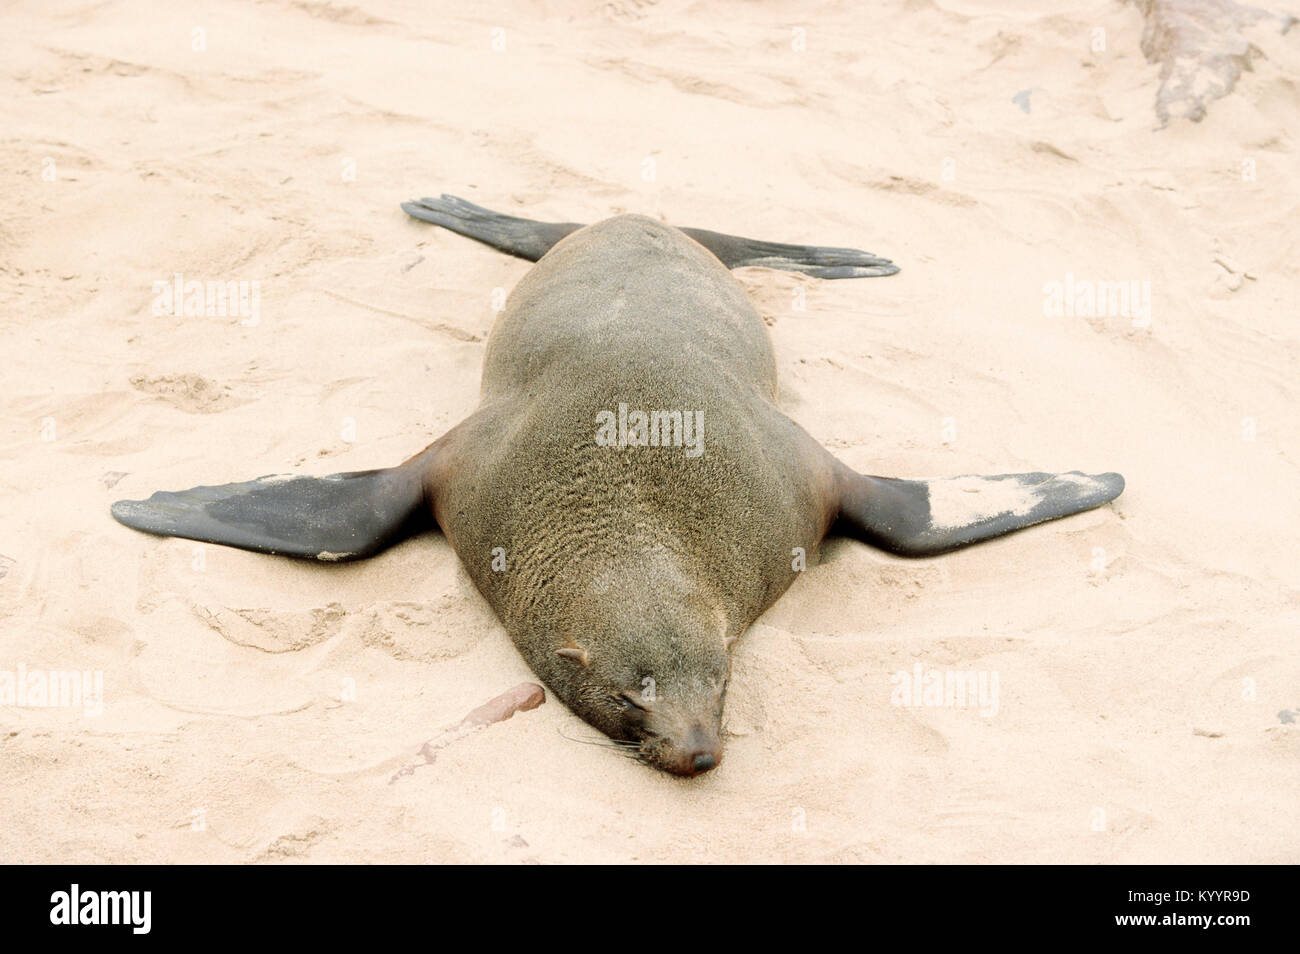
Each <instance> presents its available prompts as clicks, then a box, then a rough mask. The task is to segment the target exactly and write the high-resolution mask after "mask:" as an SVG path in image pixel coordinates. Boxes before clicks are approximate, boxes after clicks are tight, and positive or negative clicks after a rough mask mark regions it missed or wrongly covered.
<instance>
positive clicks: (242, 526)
mask: <svg viewBox="0 0 1300 954" xmlns="http://www.w3.org/2000/svg"><path fill="white" fill-rule="evenodd" d="M426 472H427V460H426V459H424V455H418V456H416V457H413V458H411V459H410V460H408V461H407V462H406V463H404V464H402V465H400V466H398V467H391V468H388V469H387V470H362V471H353V472H351V473H345V474H333V475H331V476H329V477H293V476H270V477H259V478H257V479H256V480H249V481H246V482H244V483H239V484H222V485H220V486H216V487H192V488H190V489H189V490H181V491H177V492H175V493H169V492H167V491H159V492H158V493H156V494H154V495H153V496H152V497H150V498H149V499H148V500H119V501H117V502H116V503H115V504H113V510H112V512H113V516H114V518H116V519H117V521H118V522H119V523H124V524H126V525H127V526H128V527H134V528H135V529H137V530H144V531H145V532H147V533H156V534H160V535H162V536H165V537H185V538H187V539H190V540H201V541H203V542H204V543H220V544H224V545H226V546H231V547H240V548H241V549H244V550H256V551H258V552H260V553H278V554H281V555H283V556H293V557H305V558H309V559H315V560H328V561H336V560H356V559H360V558H361V557H367V556H371V555H372V554H375V553H378V552H379V551H380V550H383V549H384V548H386V547H389V546H392V545H393V544H395V543H397V542H399V541H401V540H403V539H405V538H406V537H408V536H410V535H411V534H412V533H415V532H417V531H419V530H422V529H427V528H430V527H432V526H433V513H432V510H431V509H430V507H429V506H427V505H426V503H425V493H424V488H423V482H424V476H425V474H426Z"/></svg>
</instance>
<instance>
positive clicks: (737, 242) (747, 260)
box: [681, 229, 898, 278]
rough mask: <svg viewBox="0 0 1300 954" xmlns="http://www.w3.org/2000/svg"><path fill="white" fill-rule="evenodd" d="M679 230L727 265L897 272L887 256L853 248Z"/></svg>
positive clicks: (872, 274)
mask: <svg viewBox="0 0 1300 954" xmlns="http://www.w3.org/2000/svg"><path fill="white" fill-rule="evenodd" d="M681 231H683V232H685V233H686V234H687V235H689V236H690V237H691V238H693V239H695V241H697V242H699V243H700V244H701V245H703V246H704V247H705V248H707V249H708V250H709V251H710V252H712V253H713V254H714V255H716V256H718V259H719V261H721V262H722V264H723V265H726V266H727V267H728V268H745V267H747V266H753V267H756V268H777V269H780V270H781V271H784V272H803V273H804V274H805V275H812V276H813V277H814V278H883V277H884V276H886V275H893V274H896V273H897V272H898V266H897V265H895V264H894V263H893V262H891V261H890V260H889V259H887V258H880V257H879V256H876V255H872V254H871V253H870V252H862V251H859V250H858V249H856V248H831V247H828V246H822V245H785V244H783V243H781V242H760V241H759V240H757V239H747V238H740V237H738V236H735V235H723V234H722V233H720V232H709V231H706V230H704V229H682V230H681Z"/></svg>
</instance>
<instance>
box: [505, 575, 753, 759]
mask: <svg viewBox="0 0 1300 954" xmlns="http://www.w3.org/2000/svg"><path fill="white" fill-rule="evenodd" d="M654 576H655V575H654V574H651V577H652V578H653V577H654ZM658 582H659V583H660V584H663V583H664V582H665V580H664V576H663V575H662V574H660V575H658ZM573 596H574V595H571V598H570V599H569V600H566V606H565V612H564V613H563V614H562V618H563V623H561V624H560V625H558V626H555V627H554V628H552V629H551V631H550V633H549V640H548V642H549V644H550V648H549V651H548V652H547V653H546V656H547V658H546V659H544V660H543V659H537V660H535V661H534V668H535V669H536V670H537V672H538V673H539V675H542V676H543V678H545V679H546V681H547V683H548V684H549V685H550V686H551V689H552V690H553V691H554V692H555V694H556V695H557V696H559V697H560V699H561V700H562V701H563V702H564V703H565V705H567V706H568V707H569V708H570V709H572V710H573V712H574V713H575V714H577V715H578V716H580V717H581V718H582V719H584V720H585V721H587V722H588V723H590V724H591V725H593V726H595V727H596V728H597V729H600V730H601V731H602V732H604V733H605V734H606V735H608V736H609V737H610V738H611V739H613V740H615V742H617V743H620V744H622V745H624V746H625V747H626V748H627V749H628V750H629V751H631V752H633V753H634V754H635V755H637V756H638V757H639V758H641V759H642V760H643V761H645V762H646V763H647V764H649V765H652V766H654V767H655V768H658V769H662V770H663V771H666V772H670V773H672V774H673V775H684V776H696V775H702V774H703V773H705V772H707V771H709V770H710V769H712V768H714V767H715V766H716V765H718V763H719V762H721V761H722V706H723V699H724V696H725V694H726V690H727V677H728V675H729V673H730V658H729V654H728V652H727V642H726V635H727V627H726V620H725V617H724V615H723V614H722V613H721V612H720V611H719V609H718V608H717V607H716V606H715V605H713V604H712V602H711V601H708V600H705V599H703V598H701V595H700V593H699V592H698V590H696V591H694V592H688V591H684V590H683V589H677V588H676V587H672V586H662V585H661V586H652V587H647V586H646V577H644V576H643V577H642V579H641V585H640V586H636V585H634V584H631V583H630V581H628V580H626V578H625V579H623V580H620V581H619V582H618V584H617V585H609V586H606V585H601V584H597V585H595V586H590V587H587V588H586V590H585V592H584V593H583V594H582V596H581V598H573ZM557 622H558V621H557ZM539 643H540V640H537V639H532V640H527V641H526V644H527V645H529V646H537V645H538V644H539Z"/></svg>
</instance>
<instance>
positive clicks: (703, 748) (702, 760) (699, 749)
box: [665, 728, 722, 778]
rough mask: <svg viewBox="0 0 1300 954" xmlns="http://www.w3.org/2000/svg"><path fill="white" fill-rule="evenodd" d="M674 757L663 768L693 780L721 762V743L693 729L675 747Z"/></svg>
mask: <svg viewBox="0 0 1300 954" xmlns="http://www.w3.org/2000/svg"><path fill="white" fill-rule="evenodd" d="M673 754H674V757H673V758H671V759H669V760H668V764H667V765H666V766H665V767H666V768H667V769H668V771H670V772H672V774H674V775H685V776H686V777H687V778H694V777H695V776H697V775H703V774H704V773H705V772H708V771H710V770H712V769H713V768H715V767H717V764H718V763H719V762H721V761H722V743H720V742H719V741H718V737H717V736H716V735H714V734H713V733H711V732H706V731H705V730H704V729H700V728H696V729H693V730H692V731H691V732H690V734H689V735H687V737H686V738H685V739H683V740H682V743H681V745H680V746H679V747H677V751H676V752H675V753H673Z"/></svg>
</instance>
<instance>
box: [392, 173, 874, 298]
mask: <svg viewBox="0 0 1300 954" xmlns="http://www.w3.org/2000/svg"><path fill="white" fill-rule="evenodd" d="M402 208H403V209H404V210H405V211H406V213H407V215H410V216H413V217H414V218H417V219H420V220H421V221H422V222H432V223H433V224H434V225H441V226H442V227H443V228H447V229H451V230H452V231H453V232H458V233H460V234H461V235H465V236H468V237H469V238H472V239H477V240H478V241H480V242H483V243H485V244H487V245H491V246H492V247H493V248H496V249H500V250H501V251H503V252H507V253H509V254H510V255H517V256H518V257H519V258H524V259H527V260H528V261H530V262H535V261H537V260H538V259H539V258H541V257H542V256H543V255H545V254H546V253H547V252H549V251H550V250H551V248H552V247H553V246H554V245H555V244H556V243H557V242H559V241H560V239H562V238H564V237H565V236H566V235H568V234H569V233H571V232H576V231H577V230H578V229H580V228H582V226H581V225H578V224H576V223H573V222H534V221H533V220H531V219H521V218H517V217H515V216H513V215H502V214H501V213H500V212H493V211H492V210H491V209H485V208H483V207H482V206H480V205H475V204H474V203H473V202H466V201H465V200H464V199H460V198H457V197H456V196H454V195H446V194H444V195H442V196H441V197H440V198H437V199H433V198H424V199H420V200H419V201H418V202H403V203H402ZM681 231H682V232H684V233H685V234H686V235H689V236H690V237H691V238H693V239H694V240H695V241H697V242H699V243H700V244H701V245H703V246H704V247H705V248H707V249H708V250H709V251H710V252H712V253H713V254H714V255H716V256H717V257H718V260H719V261H721V262H722V264H723V265H725V266H727V268H744V267H746V266H751V265H752V266H757V267H759V268H777V269H781V270H783V271H789V272H803V273H804V274H805V275H812V276H814V277H816V278H878V277H881V276H885V275H893V274H894V273H896V272H897V271H898V266H897V265H895V264H894V263H893V262H891V261H890V260H889V259H887V258H880V257H878V256H876V255H872V254H871V253H870V252H862V251H859V250H858V249H855V248H829V247H823V246H819V245H785V244H783V243H780V242H760V241H758V240H756V239H747V238H740V237H739V236H736V235H723V234H722V233H721V232H710V231H707V230H706V229H682V230H681Z"/></svg>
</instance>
